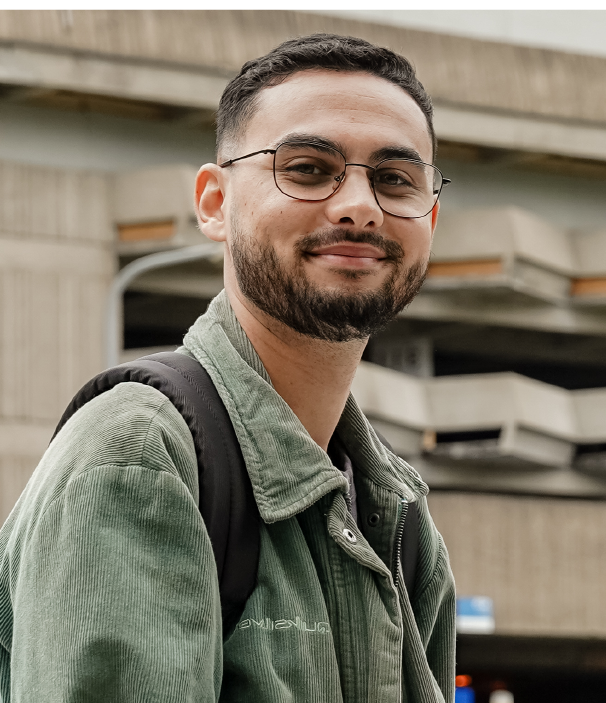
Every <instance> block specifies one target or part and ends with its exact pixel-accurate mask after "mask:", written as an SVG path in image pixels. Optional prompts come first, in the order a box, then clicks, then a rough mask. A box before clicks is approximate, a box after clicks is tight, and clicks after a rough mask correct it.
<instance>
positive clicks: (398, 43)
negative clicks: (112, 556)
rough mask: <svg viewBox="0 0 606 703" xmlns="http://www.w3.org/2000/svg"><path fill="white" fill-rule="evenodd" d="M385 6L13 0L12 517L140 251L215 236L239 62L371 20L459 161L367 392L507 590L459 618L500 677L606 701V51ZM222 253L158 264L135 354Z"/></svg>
mask: <svg viewBox="0 0 606 703" xmlns="http://www.w3.org/2000/svg"><path fill="white" fill-rule="evenodd" d="M369 19H373V20H376V17H374V16H373V17H370V16H369V17H366V18H365V17H362V18H360V17H355V18H354V17H352V16H333V15H327V14H314V13H303V12H287V11H284V12H282V11H279V12H278V11H265V12H254V11H223V12H216V11H199V12H189V11H186V12H170V11H162V12H158V11H124V12H123V11H108V12H106V11H74V12H72V11H44V12H39V11H29V12H28V11H1V12H0V286H1V288H0V290H1V297H0V325H1V330H2V333H1V338H0V365H1V375H0V519H3V518H4V517H5V516H6V515H7V514H8V512H9V511H10V509H11V507H12V505H13V504H14V502H15V500H16V499H17V497H18V495H19V493H20V492H21V490H22V488H23V486H24V485H25V483H26V481H27V479H28V476H29V475H30V473H31V471H32V470H33V468H34V467H35V465H36V463H37V461H38V459H39V457H40V456H41V454H42V453H43V451H44V449H45V447H46V446H47V443H48V441H49V439H50V437H51V435H52V432H53V429H54V426H55V425H56V423H57V421H58V419H59V416H60V414H61V412H62V410H63V409H64V407H65V406H66V404H67V403H68V401H69V399H70V398H71V396H72V394H73V393H74V392H75V391H76V390H77V389H78V387H79V386H80V385H81V384H82V383H83V382H84V381H86V380H87V379H88V378H89V377H90V376H91V375H93V374H94V373H96V372H98V371H99V370H101V369H102V368H103V367H104V364H105V359H106V346H105V339H106V333H107V330H106V322H105V306H106V302H107V296H108V291H109V287H110V285H111V282H112V280H113V279H114V277H115V275H116V274H117V272H118V271H119V269H120V268H121V267H124V266H125V265H126V264H127V263H129V262H131V261H133V260H135V259H137V258H139V257H141V256H143V255H145V254H149V253H153V252H157V251H165V250H170V249H176V248H179V247H182V246H184V245H188V244H196V243H202V242H203V241H204V237H203V236H202V235H201V234H200V233H199V232H198V231H197V229H196V227H195V218H194V213H193V209H192V205H191V197H190V191H191V185H192V182H193V177H194V174H195V171H196V168H197V167H198V166H199V165H200V164H201V163H203V162H205V161H208V160H212V159H213V157H214V153H213V149H214V134H213V125H212V119H213V111H214V110H215V109H216V106H217V104H218V99H219V96H220V94H221V91H222V90H223V87H224V86H225V85H226V83H227V81H228V80H229V78H230V77H231V76H232V75H234V73H235V71H236V70H237V69H238V68H239V67H240V65H241V64H242V63H243V62H244V61H245V60H247V59H249V58H252V57H254V56H257V55H260V54H262V53H264V52H266V51H267V50H269V49H270V48H271V47H273V46H275V45H276V44H277V43H279V42H280V41H282V40H283V39H285V38H288V37H292V36H296V35H300V34H306V33H310V32H314V31H330V32H333V31H334V32H338V33H342V34H353V35H357V36H361V37H364V38H367V39H369V40H371V41H374V42H377V43H379V44H383V45H386V46H389V47H391V48H393V49H395V50H399V51H401V52H402V53H404V54H405V55H406V56H408V57H409V58H411V59H412V60H413V61H414V63H415V65H416V67H417V70H418V72H419V75H420V78H421V80H422V81H423V83H424V84H425V86H426V88H427V89H428V90H429V92H430V93H431V94H432V96H433V97H434V101H435V125H436V131H437V134H438V137H439V144H440V145H439V154H438V165H439V166H440V168H441V169H442V171H443V172H444V173H445V175H447V176H448V177H449V178H452V180H453V183H452V185H451V186H449V188H448V189H447V190H446V191H445V192H444V195H443V201H442V211H441V215H440V223H439V226H438V230H437V234H436V241H435V247H434V254H433V257H432V262H431V266H430V270H429V277H428V280H427V282H426V285H425V287H424V289H423V291H422V293H421V295H420V296H419V297H418V299H417V300H416V301H415V302H414V303H413V304H412V305H411V306H410V307H409V308H408V309H407V310H406V311H405V312H404V313H403V314H402V315H401V317H400V318H399V319H398V320H397V321H396V322H395V323H393V325H391V326H390V327H389V328H388V329H387V330H386V331H385V332H384V333H382V334H380V335H378V336H377V337H376V338H375V339H373V340H372V341H371V343H370V345H369V347H368V350H367V352H366V354H365V360H364V362H363V364H362V365H361V367H360V370H359V373H358V376H357V378H356V381H355V388H354V392H355V394H356V396H357V397H358V399H359V402H360V403H361V405H362V406H363V408H364V409H365V411H366V412H367V413H368V415H369V416H370V417H371V418H372V420H373V422H374V423H376V425H377V427H378V428H379V429H380V430H381V431H382V432H383V433H384V434H385V435H386V436H387V437H388V439H390V441H391V442H392V444H393V446H394V448H395V449H396V450H397V451H398V452H399V453H400V454H401V455H402V456H405V457H406V458H407V459H409V460H410V462H411V463H412V464H413V465H414V466H415V467H416V468H417V469H418V470H419V471H420V473H421V474H422V476H423V477H424V478H425V480H426V481H427V482H428V483H429V485H430V487H431V488H432V492H431V496H430V506H431V509H432V512H433V515H434V518H435V521H436V523H437V525H438V527H439V529H440V530H441V531H442V533H443V535H444V537H445V539H446V543H447V546H448V548H449V551H450V554H451V559H452V565H453V570H454V573H455V577H456V580H457V585H458V591H459V593H460V594H461V595H466V596H487V597H489V598H492V600H493V602H494V616H495V631H494V633H493V634H484V635H480V634H478V635H471V634H463V633H462V634H461V636H460V643H459V657H458V659H459V665H460V667H461V671H463V673H471V674H472V676H473V677H474V680H475V681H476V684H477V692H478V702H479V703H482V702H483V701H484V700H487V695H488V690H489V688H490V686H491V685H492V683H494V681H495V680H496V679H503V680H506V681H507V682H508V685H509V686H510V688H511V689H512V690H513V691H514V693H515V694H516V701H521V702H522V703H524V701H531V700H532V701H542V700H549V701H554V702H555V701H564V700H566V701H569V700H575V701H576V700H583V701H593V700H596V701H597V700H598V699H599V700H602V698H603V693H602V692H603V691H606V605H605V604H606V502H605V501H606V80H605V76H606V57H605V56H600V55H597V54H596V55H591V54H590V53H586V52H585V53H582V52H581V51H578V52H577V53H574V52H573V51H572V50H571V49H570V47H568V48H567V50H566V51H564V50H558V49H554V48H536V47H530V46H525V45H522V44H520V43H516V42H514V41H507V42H504V41H494V40H493V41H487V40H485V39H480V38H477V37H475V38H474V37H467V36H461V35H457V34H454V33H453V34H447V33H444V32H443V31H435V30H433V31H427V30H422V29H419V28H415V29H411V28H410V27H406V26H398V25H396V24H393V23H392V24H381V23H379V22H376V21H369ZM379 19H381V18H379ZM387 19H389V18H386V20H387ZM221 267H222V264H221V256H220V254H219V255H217V256H215V257H214V258H212V259H209V260H207V261H202V262H194V263H187V264H182V265H178V266H172V267H168V268H163V269H158V270H155V271H150V272H148V273H145V274H143V275H142V276H140V277H138V278H136V279H135V280H134V281H133V282H132V283H131V285H130V286H129V289H128V290H127V292H126V294H125V296H124V327H123V339H124V344H123V349H122V351H121V355H122V358H123V359H127V358H133V357H136V356H139V355H141V353H144V352H145V351H147V350H148V349H150V348H154V349H155V348H167V347H171V346H173V347H174V345H176V344H178V343H179V341H180V339H181V337H182V335H183V333H184V332H185V331H186V329H187V327H188V326H189V325H190V324H191V323H192V322H193V321H194V320H195V318H196V317H197V316H198V315H199V314H200V313H201V312H203V311H204V309H205V306H206V305H207V303H208V301H209V299H210V298H212V296H213V295H215V294H216V293H217V292H218V291H219V290H220V289H221V287H222V284H221ZM601 693H602V695H601ZM575 696H577V697H575Z"/></svg>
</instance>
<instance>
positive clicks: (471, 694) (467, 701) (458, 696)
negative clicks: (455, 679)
mask: <svg viewBox="0 0 606 703" xmlns="http://www.w3.org/2000/svg"><path fill="white" fill-rule="evenodd" d="M475 700H476V693H475V691H474V690H473V688H471V687H470V686H459V687H457V688H455V703H475Z"/></svg>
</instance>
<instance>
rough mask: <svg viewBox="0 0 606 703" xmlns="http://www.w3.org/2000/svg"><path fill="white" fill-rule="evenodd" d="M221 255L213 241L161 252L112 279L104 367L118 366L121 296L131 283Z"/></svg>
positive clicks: (133, 265) (140, 261)
mask: <svg viewBox="0 0 606 703" xmlns="http://www.w3.org/2000/svg"><path fill="white" fill-rule="evenodd" d="M222 252H223V245H222V244H217V243H215V242H209V243H207V244H196V245H195V246H191V247H184V248H182V249H172V250H170V251H160V252H158V253H157V254H149V255H148V256H142V257H141V258H139V259H135V261H132V262H131V263H130V264H127V265H126V266H125V267H124V268H123V269H122V270H121V271H120V272H119V273H118V275H117V276H116V277H115V278H114V280H113V282H112V285H111V288H110V290H109V297H108V300H107V310H106V318H105V324H106V348H105V350H106V353H105V359H106V364H107V368H110V367H111V366H116V364H118V363H120V352H121V350H122V344H123V342H122V324H123V321H122V319H123V305H122V296H123V295H124V291H125V290H126V289H127V288H128V286H129V285H130V284H131V283H132V281H133V280H134V279H135V278H137V276H140V275H141V274H142V273H146V272H147V271H151V270H153V269H157V268H163V267H165V266H171V265H173V264H183V263H186V262H188V261H200V260H202V259H213V258H215V257H217V256H219V255H220V254H221V253H222Z"/></svg>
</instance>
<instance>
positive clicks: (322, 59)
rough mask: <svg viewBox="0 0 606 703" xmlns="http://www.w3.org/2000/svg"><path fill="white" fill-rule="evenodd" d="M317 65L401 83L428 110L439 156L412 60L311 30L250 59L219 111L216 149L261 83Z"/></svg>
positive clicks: (238, 124) (246, 112) (250, 109)
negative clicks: (311, 32) (313, 32)
mask: <svg viewBox="0 0 606 703" xmlns="http://www.w3.org/2000/svg"><path fill="white" fill-rule="evenodd" d="M314 68H315V69H318V68H319V69H328V70H333V71H352V72H353V71H362V72H365V73H370V74H371V75H373V76H378V77H379V78H384V79H385V80H388V81H390V82H391V83H395V84H396V85H398V86H400V88H402V90H404V91H406V92H407V93H408V94H409V95H410V97H411V98H412V99H413V100H414V101H415V102H416V103H417V105H418V106H419V107H420V108H421V110H422V112H423V114H424V115H425V119H426V120H427V127H428V130H429V136H430V137H431V142H432V148H433V155H434V156H435V152H436V144H437V142H436V135H435V132H434V128H433V107H432V104H431V98H430V97H429V95H428V94H427V92H426V91H425V88H424V87H423V85H422V84H421V82H420V81H419V79H418V78H417V76H416V74H415V70H414V68H413V66H412V64H411V63H410V61H408V60H407V59H405V58H404V57H403V56H401V55H400V54H396V53H395V52H394V51H391V50H390V49H385V48H383V47H380V46H376V45H375V44H371V43H370V42H367V41H365V40H364V39H359V38H358V37H344V36H340V35H338V34H310V35H308V36H305V37H299V38H297V39H289V40H288V41H285V42H283V43H282V44H280V45H279V46H277V47H276V48H275V49H272V50H271V51H270V52H269V53H268V54H265V56H260V57H259V58H258V59H253V60H252V61H247V62H246V63H245V64H244V65H243V66H242V69H241V70H240V73H239V74H238V75H237V76H236V77H235V78H234V79H233V80H232V81H231V82H230V83H229V84H228V86H227V87H226V88H225V90H224V91H223V95H222V96H221V101H220V103H219V109H218V111H217V116H216V123H217V152H219V151H220V149H221V146H222V145H223V144H224V142H225V141H227V140H228V139H230V138H232V137H234V136H235V135H236V134H237V133H238V131H240V130H242V129H243V128H244V126H245V125H246V123H247V122H248V120H250V118H251V117H252V116H253V114H254V112H255V108H256V101H257V96H258V94H259V92H260V91H261V90H262V89H263V88H268V87H271V86H274V85H278V84H279V83H281V82H282V81H284V80H286V78H288V77H289V76H292V75H293V74H295V73H298V72H299V71H305V70H310V69H314Z"/></svg>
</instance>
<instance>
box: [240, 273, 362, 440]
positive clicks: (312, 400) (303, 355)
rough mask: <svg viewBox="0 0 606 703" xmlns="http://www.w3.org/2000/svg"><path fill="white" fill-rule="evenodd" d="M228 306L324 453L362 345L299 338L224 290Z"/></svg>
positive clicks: (279, 389)
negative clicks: (229, 305) (228, 302)
mask: <svg viewBox="0 0 606 703" xmlns="http://www.w3.org/2000/svg"><path fill="white" fill-rule="evenodd" d="M227 294H228V296H229V300H230V303H231V306H232V308H233V310H234V312H235V314H236V317H237V318H238V322H239V323H240V324H241V325H242V328H243V329H244V331H245V332H246V335H247V336H248V338H249V339H250V341H251V343H252V345H253V346H254V348H255V350H256V352H257V354H258V355H259V357H260V359H261V361H262V362H263V366H264V367H265V369H266V370H267V373H268V374H269V377H270V378H271V382H272V383H273V386H274V388H275V390H276V392H277V393H279V394H280V395H281V396H282V398H283V399H284V400H285V401H286V403H288V405H289V406H290V408H291V409H292V411H293V412H294V413H295V415H296V416H297V417H298V418H299V420H300V421H301V423H302V425H303V426H304V427H305V429H306V430H307V431H308V432H309V434H310V435H311V438H312V439H313V440H314V441H315V442H316V443H317V444H318V445H319V446H320V447H322V449H324V451H326V449H327V447H328V442H329V441H330V438H331V437H332V435H333V432H334V430H335V428H336V426H337V423H338V422H339V418H340V417H341V414H342V412H343V408H344V407H345V403H346V401H347V398H348V396H349V390H350V388H351V384H352V381H353V377H354V374H355V372H356V368H357V366H358V363H359V362H360V359H361V358H362V352H363V350H364V347H365V346H366V340H353V341H351V342H338V343H337V342H325V341H322V340H317V339H312V338H310V337H306V336H305V335H302V334H299V333H297V332H295V331H293V330H292V329H290V328H289V327H287V326H286V325H284V324H282V323H280V322H277V321H276V320H274V319H273V318H272V317H270V316H269V315H266V314H265V313H263V312H262V311H261V310H259V309H258V308H257V307H256V306H254V305H253V304H252V303H250V302H249V301H248V300H247V299H246V298H244V296H243V295H242V294H241V292H240V291H239V289H237V288H236V289H235V290H234V289H231V290H230V287H227Z"/></svg>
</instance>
